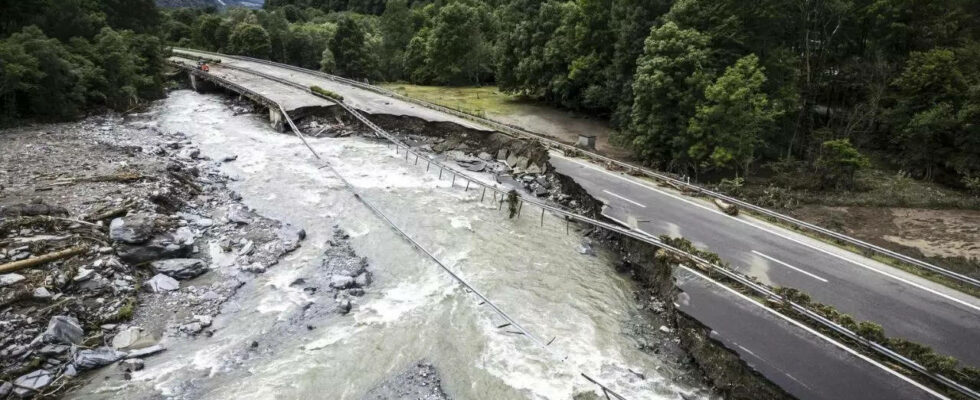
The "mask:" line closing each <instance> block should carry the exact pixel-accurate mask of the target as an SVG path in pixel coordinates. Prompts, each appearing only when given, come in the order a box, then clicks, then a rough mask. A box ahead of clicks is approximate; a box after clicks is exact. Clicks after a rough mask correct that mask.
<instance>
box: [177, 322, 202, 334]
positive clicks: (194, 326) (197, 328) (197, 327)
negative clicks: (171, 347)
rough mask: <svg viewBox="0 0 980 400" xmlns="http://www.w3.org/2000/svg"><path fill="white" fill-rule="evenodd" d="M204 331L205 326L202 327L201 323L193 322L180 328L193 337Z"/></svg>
mask: <svg viewBox="0 0 980 400" xmlns="http://www.w3.org/2000/svg"><path fill="white" fill-rule="evenodd" d="M202 329H204V326H203V325H201V323H200V322H191V323H189V324H184V325H181V326H180V331H181V332H184V333H187V334H191V335H195V334H198V333H200V332H201V330H202Z"/></svg>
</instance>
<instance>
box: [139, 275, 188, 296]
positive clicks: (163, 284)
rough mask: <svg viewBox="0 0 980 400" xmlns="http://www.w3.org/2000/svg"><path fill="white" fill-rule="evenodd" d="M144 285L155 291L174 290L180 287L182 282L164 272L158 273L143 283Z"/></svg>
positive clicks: (148, 289)
mask: <svg viewBox="0 0 980 400" xmlns="http://www.w3.org/2000/svg"><path fill="white" fill-rule="evenodd" d="M143 287H144V288H145V289H146V290H147V291H150V292H153V293H162V292H172V291H174V290H177V289H180V282H177V280H176V279H174V278H171V277H169V276H166V275H164V274H156V275H154V276H153V277H152V278H150V279H149V280H147V281H146V282H145V283H143Z"/></svg>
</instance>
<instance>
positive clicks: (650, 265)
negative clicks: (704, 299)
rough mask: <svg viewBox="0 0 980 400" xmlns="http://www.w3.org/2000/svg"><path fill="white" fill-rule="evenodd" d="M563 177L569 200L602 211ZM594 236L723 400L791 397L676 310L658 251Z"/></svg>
mask: <svg viewBox="0 0 980 400" xmlns="http://www.w3.org/2000/svg"><path fill="white" fill-rule="evenodd" d="M562 179H563V180H565V183H564V185H563V188H564V189H565V190H566V191H569V192H571V193H570V194H571V195H572V196H574V197H576V198H579V199H582V200H581V201H582V202H583V203H582V204H586V205H587V206H588V207H589V208H591V209H593V210H598V209H601V207H602V203H601V202H600V201H599V200H596V199H595V198H592V197H591V196H589V195H588V194H587V193H586V191H585V190H584V189H583V188H582V187H581V186H578V185H577V184H575V183H574V182H573V181H572V180H571V179H570V178H568V177H564V176H562ZM592 237H593V238H595V239H596V241H598V242H600V243H601V244H602V245H604V246H607V247H608V248H610V249H612V250H613V251H614V252H616V254H619V255H620V257H621V258H622V264H621V265H620V266H619V267H618V269H619V271H620V272H621V273H624V274H627V275H629V276H630V278H632V279H633V280H634V281H636V282H637V283H638V284H639V285H640V287H641V288H642V294H641V295H639V296H637V301H639V302H641V303H646V305H645V306H644V308H645V309H647V310H651V311H652V313H653V314H656V315H651V316H649V317H652V318H656V319H657V320H661V321H664V322H665V323H666V324H667V325H668V326H669V328H671V329H674V330H676V332H677V333H678V335H679V337H680V343H679V345H680V348H681V349H682V350H683V351H684V352H685V353H686V354H687V356H689V357H690V360H691V361H692V362H693V364H694V365H696V367H697V368H698V370H699V371H700V372H701V373H702V374H703V376H704V378H705V379H706V380H707V381H709V382H710V383H711V384H712V386H713V387H714V388H715V389H716V390H717V391H718V392H719V393H721V394H723V395H724V397H725V398H726V399H745V400H768V399H772V400H776V399H780V400H782V399H792V398H793V397H792V396H790V395H789V394H788V393H786V392H785V391H783V390H782V389H781V388H779V387H778V386H776V385H774V384H773V383H771V382H769V380H767V379H766V378H765V377H764V376H762V375H761V374H759V373H758V372H756V371H755V370H753V369H752V368H751V367H749V366H748V364H746V363H745V361H743V360H742V359H741V357H739V355H738V353H736V352H735V351H733V350H731V349H729V348H727V347H726V346H725V345H724V344H723V343H721V342H720V341H717V340H715V339H713V338H712V337H711V329H710V328H708V327H707V326H705V325H704V324H702V323H700V322H698V320H697V319H695V318H693V317H691V316H689V315H687V314H685V313H683V312H681V311H680V310H678V309H677V308H676V306H675V303H674V302H675V300H676V298H677V296H678V295H679V294H680V290H679V289H678V287H677V286H676V282H675V278H674V275H673V268H674V266H673V265H671V262H670V260H669V258H668V257H665V256H664V254H663V253H662V252H659V253H658V251H659V250H660V249H659V248H657V247H656V246H653V245H650V244H647V243H644V242H641V241H639V240H636V239H633V238H629V237H624V236H620V235H617V234H615V233H611V232H608V231H605V230H601V229H597V230H594V231H593V233H592Z"/></svg>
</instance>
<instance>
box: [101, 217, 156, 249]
mask: <svg viewBox="0 0 980 400" xmlns="http://www.w3.org/2000/svg"><path fill="white" fill-rule="evenodd" d="M155 224H156V218H155V217H154V216H152V215H144V214H137V215H131V216H126V217H119V218H116V219H113V220H112V222H110V223H109V238H110V239H112V240H115V241H117V242H123V243H129V244H141V243H146V241H147V240H150V238H151V237H152V236H153V229H154V226H155Z"/></svg>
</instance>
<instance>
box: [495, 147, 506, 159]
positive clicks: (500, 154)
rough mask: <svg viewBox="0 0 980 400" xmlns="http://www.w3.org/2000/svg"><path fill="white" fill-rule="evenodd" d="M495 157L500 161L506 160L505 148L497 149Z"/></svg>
mask: <svg viewBox="0 0 980 400" xmlns="http://www.w3.org/2000/svg"><path fill="white" fill-rule="evenodd" d="M497 159H498V160H500V161H504V160H507V149H500V150H499V151H497Z"/></svg>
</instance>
